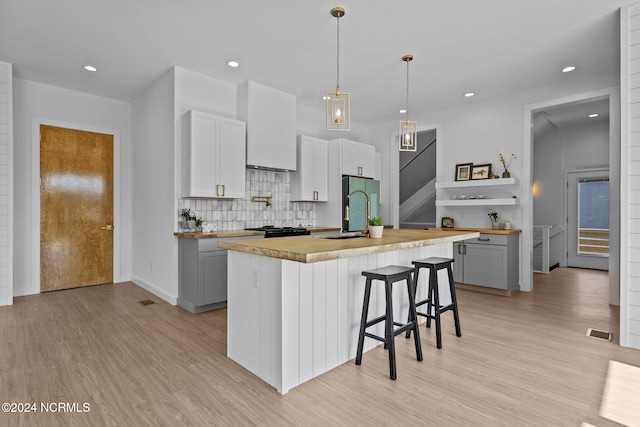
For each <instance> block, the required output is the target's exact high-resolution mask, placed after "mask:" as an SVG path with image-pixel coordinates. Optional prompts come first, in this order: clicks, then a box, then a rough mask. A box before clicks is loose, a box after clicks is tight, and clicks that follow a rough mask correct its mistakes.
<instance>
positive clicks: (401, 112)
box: [398, 108, 407, 114]
mask: <svg viewBox="0 0 640 427" xmlns="http://www.w3.org/2000/svg"><path fill="white" fill-rule="evenodd" d="M406 112H407V110H405V109H404V108H403V109H402V110H398V113H400V114H404V113H406Z"/></svg>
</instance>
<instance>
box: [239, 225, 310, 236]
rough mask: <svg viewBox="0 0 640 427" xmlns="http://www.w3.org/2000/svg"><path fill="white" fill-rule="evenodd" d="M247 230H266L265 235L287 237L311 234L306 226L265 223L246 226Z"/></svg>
mask: <svg viewBox="0 0 640 427" xmlns="http://www.w3.org/2000/svg"><path fill="white" fill-rule="evenodd" d="M245 230H252V231H264V237H267V238H269V237H285V236H306V235H308V234H311V232H310V231H309V230H307V229H306V228H305V227H276V226H274V225H265V226H262V227H256V228H245Z"/></svg>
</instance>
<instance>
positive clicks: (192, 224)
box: [185, 220, 196, 231]
mask: <svg viewBox="0 0 640 427" xmlns="http://www.w3.org/2000/svg"><path fill="white" fill-rule="evenodd" d="M185 229H186V231H196V222H195V221H194V220H189V221H187V223H186V227H185Z"/></svg>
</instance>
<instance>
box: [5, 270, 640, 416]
mask: <svg viewBox="0 0 640 427" xmlns="http://www.w3.org/2000/svg"><path fill="white" fill-rule="evenodd" d="M607 295H608V290H607V275H606V273H603V272H598V271H588V270H577V269H556V270H554V271H553V272H552V273H551V274H550V275H548V276H545V275H536V276H535V290H534V292H532V293H519V294H517V295H515V296H512V297H501V296H494V295H487V294H482V293H478V292H472V291H463V290H460V291H459V293H458V299H459V305H460V312H461V314H460V316H461V324H462V335H463V336H462V338H457V337H456V336H455V333H454V327H453V321H452V320H451V315H450V313H447V315H446V316H445V317H446V319H445V322H444V325H443V326H444V329H443V349H442V350H438V349H436V347H435V336H434V334H433V332H431V331H429V330H426V329H425V328H424V327H423V328H422V329H421V334H422V340H423V352H424V361H423V362H422V363H419V362H417V361H416V360H415V353H414V350H413V348H412V341H413V340H405V339H404V338H403V337H402V336H398V337H397V338H396V342H397V347H398V379H397V381H391V380H389V378H388V365H387V356H386V352H385V351H384V350H383V349H382V347H378V348H376V349H374V350H372V351H370V352H368V353H365V355H364V358H363V363H362V365H361V366H359V367H357V366H355V364H354V363H353V361H351V362H348V363H346V364H344V365H342V366H340V367H338V368H336V369H334V370H332V371H330V372H328V373H326V374H325V375H322V376H321V377H319V378H316V379H314V380H312V381H309V382H308V383H305V384H303V385H301V386H299V387H297V388H295V389H293V390H292V391H291V392H289V393H288V394H287V395H285V396H280V395H279V394H278V393H277V392H276V391H275V389H273V388H271V387H270V386H269V385H267V384H266V383H264V382H262V381H261V380H259V379H258V378H256V377H255V376H253V375H252V374H250V373H249V372H247V371H246V370H244V369H243V368H242V367H240V366H239V365H237V364H236V363H234V362H233V361H231V360H229V359H227V358H226V356H225V355H226V333H225V329H226V311H225V310H217V311H213V312H208V313H203V314H199V315H193V314H190V313H188V312H186V311H184V310H182V309H180V308H178V307H174V306H171V305H169V304H167V303H165V302H163V301H162V300H160V299H158V298H157V297H155V296H154V295H152V294H150V293H148V292H146V291H145V290H143V289H141V288H139V287H138V286H136V285H134V284H133V283H121V284H116V285H102V286H95V287H90V288H83V289H73V290H67V291H59V292H51V293H46V294H41V295H34V296H28V297H21V298H16V299H15V303H14V305H13V306H8V307H0V402H23V403H24V402H36V403H38V404H40V402H45V403H46V402H77V403H79V404H80V408H81V407H82V406H81V405H82V403H84V402H88V403H89V405H90V411H89V412H86V413H37V414H16V413H0V425H2V426H16V425H25V426H26V425H29V426H38V425H40V426H47V427H48V426H70V425H79V426H85V425H92V426H99V425H120V426H124V425H126V426H134V425H135V426H145V425H148V426H161V425H166V426H179V425H203V426H204V425H223V426H231V425H235V426H245V425H259V426H265V425H266V426H315V425H348V426H355V425H367V426H373V425H375V426H398V425H427V426H428V425H433V426H452V425H465V426H499V425H504V426H579V425H580V424H581V423H582V422H586V423H589V424H593V425H595V426H611V425H617V424H615V423H613V422H612V421H609V420H607V419H605V418H602V417H600V416H599V408H600V404H601V399H602V395H603V387H604V383H605V378H606V376H607V367H608V365H609V361H610V360H615V361H619V362H622V363H626V364H630V365H634V366H640V351H638V350H632V349H627V348H621V347H619V346H618V344H617V341H618V340H617V336H618V309H617V308H615V307H610V306H609V305H608V304H607V298H608V297H607ZM145 299H151V300H153V301H155V302H156V304H154V305H149V306H143V305H141V304H139V302H138V301H141V300H145ZM587 328H596V329H600V330H605V331H611V332H614V333H615V337H616V339H615V342H613V343H611V342H607V341H605V340H600V339H596V338H590V337H586V336H585V334H586V330H587ZM638 392H640V390H638Z"/></svg>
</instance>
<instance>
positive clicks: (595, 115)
mask: <svg viewBox="0 0 640 427" xmlns="http://www.w3.org/2000/svg"><path fill="white" fill-rule="evenodd" d="M594 117H598V115H597V114H589V118H590V119H592V118H594Z"/></svg>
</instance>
